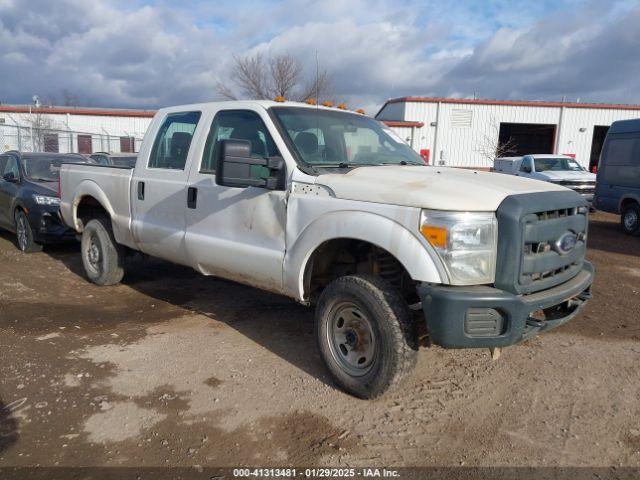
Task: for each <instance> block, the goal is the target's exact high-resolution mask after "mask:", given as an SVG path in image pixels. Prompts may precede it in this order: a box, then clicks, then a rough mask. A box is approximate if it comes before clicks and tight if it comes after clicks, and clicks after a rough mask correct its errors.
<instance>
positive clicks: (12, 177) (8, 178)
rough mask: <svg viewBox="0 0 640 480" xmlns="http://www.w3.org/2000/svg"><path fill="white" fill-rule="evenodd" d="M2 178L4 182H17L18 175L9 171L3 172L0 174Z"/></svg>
mask: <svg viewBox="0 0 640 480" xmlns="http://www.w3.org/2000/svg"><path fill="white" fill-rule="evenodd" d="M2 179H3V180H4V181H5V182H9V183H18V177H16V174H15V173H13V172H9V173H5V174H4V175H3V176H2Z"/></svg>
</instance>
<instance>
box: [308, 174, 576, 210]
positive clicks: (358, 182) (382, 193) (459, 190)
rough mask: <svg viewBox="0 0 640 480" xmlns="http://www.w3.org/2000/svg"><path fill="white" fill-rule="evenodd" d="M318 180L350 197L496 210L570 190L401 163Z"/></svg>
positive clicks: (442, 207) (441, 207)
mask: <svg viewBox="0 0 640 480" xmlns="http://www.w3.org/2000/svg"><path fill="white" fill-rule="evenodd" d="M316 183H317V184H319V185H323V186H325V187H328V188H330V189H331V190H332V191H333V192H334V194H335V195H336V197H338V198H343V199H347V200H359V201H364V202H374V203H387V204H392V205H404V206H407V207H418V208H429V209H433V210H457V211H491V212H493V211H496V210H497V208H498V206H499V205H500V203H501V202H502V201H503V200H504V199H505V197H507V196H509V195H517V194H522V193H535V192H547V191H549V192H550V191H565V190H567V189H566V188H564V187H561V186H558V185H553V184H551V183H548V182H543V181H539V180H531V179H528V178H521V177H515V176H512V175H501V174H499V173H491V172H479V171H475V170H465V169H461V168H446V167H430V166H424V167H422V166H415V167H414V166H401V165H389V166H377V167H358V168H354V169H352V170H350V171H349V172H347V173H327V174H323V175H320V176H318V178H317V180H316Z"/></svg>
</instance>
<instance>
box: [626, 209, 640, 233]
mask: <svg viewBox="0 0 640 480" xmlns="http://www.w3.org/2000/svg"><path fill="white" fill-rule="evenodd" d="M637 225H638V214H637V213H636V211H635V210H627V211H626V212H625V214H624V228H626V229H627V230H635V229H636V226H637Z"/></svg>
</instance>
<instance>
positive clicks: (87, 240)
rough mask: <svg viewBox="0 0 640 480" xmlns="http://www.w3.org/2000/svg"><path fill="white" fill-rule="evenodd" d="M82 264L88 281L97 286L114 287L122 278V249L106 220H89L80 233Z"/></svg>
mask: <svg viewBox="0 0 640 480" xmlns="http://www.w3.org/2000/svg"><path fill="white" fill-rule="evenodd" d="M80 250H81V253H82V264H83V265H84V270H85V272H86V274H87V277H88V278H89V280H91V281H92V282H93V283H95V284H97V285H114V284H116V283H119V282H120V280H122V277H123V276H124V267H123V263H124V249H123V247H122V246H121V245H119V244H118V243H117V242H116V240H115V238H114V236H113V232H112V230H111V221H110V220H109V219H107V218H94V219H93V220H90V221H89V222H88V223H87V225H86V226H85V228H84V231H83V232H82V242H81V245H80Z"/></svg>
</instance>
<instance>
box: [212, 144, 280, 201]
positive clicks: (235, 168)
mask: <svg viewBox="0 0 640 480" xmlns="http://www.w3.org/2000/svg"><path fill="white" fill-rule="evenodd" d="M283 171H284V160H283V159H282V158H280V157H270V158H254V157H252V156H251V142H249V141H248V140H235V139H228V140H221V141H220V155H219V156H218V158H217V159H216V183H217V184H218V185H222V186H225V187H260V188H266V189H269V190H276V189H279V188H282V187H283V185H282V184H283V183H284V182H283V179H284V177H283V176H282V175H281V172H283Z"/></svg>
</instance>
